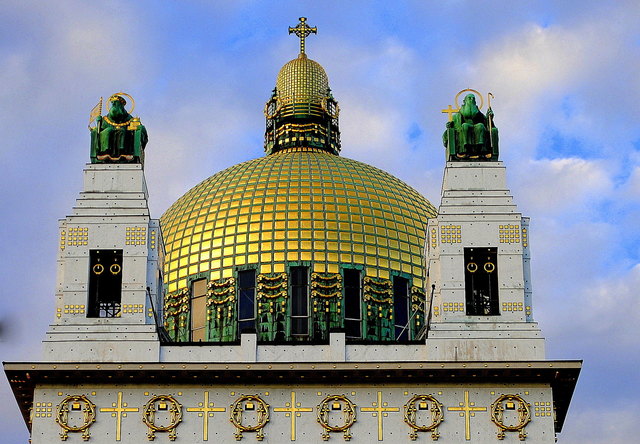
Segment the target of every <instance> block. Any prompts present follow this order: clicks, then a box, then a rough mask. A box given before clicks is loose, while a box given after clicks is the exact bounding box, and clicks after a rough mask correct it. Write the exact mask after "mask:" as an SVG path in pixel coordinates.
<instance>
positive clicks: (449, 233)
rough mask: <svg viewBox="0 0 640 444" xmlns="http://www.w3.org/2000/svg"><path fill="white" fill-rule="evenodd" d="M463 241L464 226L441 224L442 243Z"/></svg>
mask: <svg viewBox="0 0 640 444" xmlns="http://www.w3.org/2000/svg"><path fill="white" fill-rule="evenodd" d="M461 242H462V227H461V226H460V225H441V226H440V243H442V244H459V243H461Z"/></svg>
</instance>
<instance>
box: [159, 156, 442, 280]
mask: <svg viewBox="0 0 640 444" xmlns="http://www.w3.org/2000/svg"><path fill="white" fill-rule="evenodd" d="M435 214H436V209H435V208H434V207H433V205H431V204H430V203H429V202H428V201H427V200H426V199H425V198H424V197H423V196H421V195H420V194H419V193H418V192H416V191H415V190H413V189H412V188H410V187H409V186H408V185H406V184H405V183H404V182H402V181H400V180H399V179H397V178H395V177H393V176H391V175H390V174H388V173H385V172H384V171H381V170H379V169H377V168H374V167H372V166H369V165H366V164H364V163H361V162H358V161H355V160H351V159H347V158H345V157H340V156H337V155H333V154H330V153H327V152H326V151H323V150H320V149H308V148H307V149H304V150H297V149H287V150H283V151H279V152H277V153H275V154H271V155H268V156H265V157H261V158H258V159H255V160H251V161H248V162H244V163H241V164H239V165H235V166H233V167H231V168H228V169H226V170H224V171H222V172H220V173H218V174H215V175H213V176H211V177H210V178H209V179H207V180H205V181H203V182H202V183H200V184H199V185H197V186H195V187H194V188H192V189H191V190H190V191H189V192H187V193H186V194H185V195H184V196H182V197H181V198H180V199H178V201H176V202H175V203H174V204H173V205H172V206H171V207H170V208H169V209H168V210H167V212H166V213H165V214H164V215H163V216H162V218H161V226H162V232H163V235H164V241H165V246H166V258H165V270H164V271H165V279H166V282H167V283H168V291H169V292H174V291H177V290H179V289H183V288H186V286H187V277H189V276H192V275H195V274H197V273H208V274H209V275H210V279H212V280H217V279H221V278H227V277H231V276H232V275H233V272H234V267H237V266H246V265H254V264H255V265H256V268H257V269H258V272H259V273H282V272H285V271H286V264H287V263H289V262H306V263H309V264H312V270H313V271H315V272H320V273H323V272H328V273H337V272H339V270H340V267H341V265H342V264H347V265H351V264H358V265H362V266H364V270H365V274H366V275H368V276H371V277H381V278H386V279H388V278H389V277H390V275H391V273H392V272H394V271H396V272H402V273H406V274H408V275H410V276H413V285H418V286H420V285H422V283H423V279H424V266H423V247H424V241H425V235H426V231H425V230H426V224H427V219H428V218H429V217H434V216H435Z"/></svg>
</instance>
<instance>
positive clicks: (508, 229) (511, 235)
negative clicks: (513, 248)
mask: <svg viewBox="0 0 640 444" xmlns="http://www.w3.org/2000/svg"><path fill="white" fill-rule="evenodd" d="M500 243H501V244H519V243H520V225H511V224H508V225H500Z"/></svg>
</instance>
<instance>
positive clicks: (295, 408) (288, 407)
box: [273, 392, 313, 441]
mask: <svg viewBox="0 0 640 444" xmlns="http://www.w3.org/2000/svg"><path fill="white" fill-rule="evenodd" d="M273 411H274V412H285V413H286V415H285V416H290V417H291V441H295V440H296V417H298V416H300V412H313V409H312V408H310V407H300V403H299V402H296V392H291V402H290V403H289V402H287V403H285V407H276V408H274V409H273Z"/></svg>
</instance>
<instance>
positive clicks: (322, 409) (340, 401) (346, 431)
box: [317, 395, 356, 441]
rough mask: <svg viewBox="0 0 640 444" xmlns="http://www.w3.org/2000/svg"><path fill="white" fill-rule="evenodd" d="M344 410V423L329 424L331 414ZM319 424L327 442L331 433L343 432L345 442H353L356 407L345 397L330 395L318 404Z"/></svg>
mask: <svg viewBox="0 0 640 444" xmlns="http://www.w3.org/2000/svg"><path fill="white" fill-rule="evenodd" d="M331 410H342V415H343V418H344V422H343V423H342V424H339V425H331V424H330V423H329V412H330V411H331ZM317 421H318V423H319V424H320V425H321V426H322V428H323V429H324V431H323V432H322V439H323V440H324V441H327V440H328V439H329V434H330V433H332V432H333V433H339V432H342V435H343V437H344V440H345V441H349V440H351V430H350V429H351V426H352V425H353V423H354V422H356V405H355V404H354V403H353V402H351V400H350V399H349V398H347V397H346V396H344V395H329V396H327V397H326V398H324V399H323V400H322V402H321V403H320V404H318V417H317Z"/></svg>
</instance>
